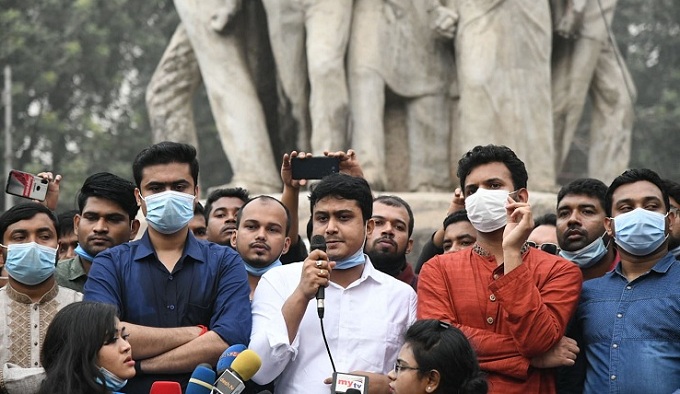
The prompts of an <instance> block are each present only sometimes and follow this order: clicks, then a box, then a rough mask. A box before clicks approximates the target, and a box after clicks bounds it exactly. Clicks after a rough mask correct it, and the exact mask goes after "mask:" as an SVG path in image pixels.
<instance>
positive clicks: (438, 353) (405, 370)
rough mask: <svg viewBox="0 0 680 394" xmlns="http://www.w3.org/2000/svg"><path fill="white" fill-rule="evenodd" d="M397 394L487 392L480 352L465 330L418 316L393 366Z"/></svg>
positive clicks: (393, 384) (391, 385) (473, 393)
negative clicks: (419, 318)
mask: <svg viewBox="0 0 680 394" xmlns="http://www.w3.org/2000/svg"><path fill="white" fill-rule="evenodd" d="M388 376H389V378H390V380H391V382H390V389H391V391H392V393H394V394H438V393H439V394H450V393H458V394H486V392H487V390H488V386H487V383H486V379H485V378H484V375H483V374H482V372H481V371H480V369H479V363H478V362H477V356H476V355H475V352H474V351H473V350H472V347H471V346H470V342H468V340H467V338H466V337H465V335H463V333H462V332H461V331H460V330H459V329H457V328H455V327H452V326H451V325H449V324H448V323H443V322H440V321H438V320H419V321H417V322H415V323H414V324H413V325H412V326H411V327H410V328H409V329H408V331H407V332H406V338H405V342H404V345H403V346H402V348H401V351H400V352H399V358H398V359H397V363H396V364H395V366H394V370H393V371H391V372H390V373H389V375H388Z"/></svg>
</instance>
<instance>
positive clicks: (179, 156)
mask: <svg viewBox="0 0 680 394" xmlns="http://www.w3.org/2000/svg"><path fill="white" fill-rule="evenodd" d="M170 163H185V164H189V169H190V171H191V177H192V178H194V186H197V185H198V159H196V148H194V147H193V146H191V145H189V144H181V143H178V142H170V141H163V142H159V143H157V144H154V145H151V146H149V147H147V148H144V149H142V151H141V152H139V153H138V154H137V157H135V161H134V162H133V163H132V174H133V175H134V177H135V183H136V184H137V187H138V188H141V184H142V171H143V170H144V168H146V167H150V166H154V165H157V164H170Z"/></svg>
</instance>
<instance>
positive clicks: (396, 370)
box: [394, 363, 420, 375]
mask: <svg viewBox="0 0 680 394" xmlns="http://www.w3.org/2000/svg"><path fill="white" fill-rule="evenodd" d="M419 370H420V368H416V367H407V366H405V365H399V363H395V364H394V373H395V374H397V375H399V372H400V371H419Z"/></svg>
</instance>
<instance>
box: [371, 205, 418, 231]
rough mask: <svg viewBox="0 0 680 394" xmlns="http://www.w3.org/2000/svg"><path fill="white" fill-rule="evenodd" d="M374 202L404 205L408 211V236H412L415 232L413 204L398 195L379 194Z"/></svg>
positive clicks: (398, 206) (399, 206)
mask: <svg viewBox="0 0 680 394" xmlns="http://www.w3.org/2000/svg"><path fill="white" fill-rule="evenodd" d="M373 202H379V203H381V204H383V205H387V206H390V207H396V208H401V207H403V208H404V209H406V212H407V213H408V236H409V238H410V237H411V234H413V225H414V222H413V210H411V206H410V205H409V204H408V203H407V202H406V201H404V199H403V198H401V197H397V196H378V197H376V198H375V200H373Z"/></svg>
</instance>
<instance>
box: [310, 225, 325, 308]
mask: <svg viewBox="0 0 680 394" xmlns="http://www.w3.org/2000/svg"><path fill="white" fill-rule="evenodd" d="M309 249H310V252H311V251H313V250H322V251H324V252H325V251H326V239H324V237H323V235H315V236H313V237H312V239H311V241H310V244H309ZM325 299H326V288H325V287H323V286H319V288H318V289H317V290H316V311H317V313H318V314H319V319H323V313H324V310H325V308H326V305H325Z"/></svg>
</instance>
